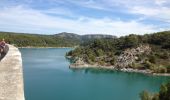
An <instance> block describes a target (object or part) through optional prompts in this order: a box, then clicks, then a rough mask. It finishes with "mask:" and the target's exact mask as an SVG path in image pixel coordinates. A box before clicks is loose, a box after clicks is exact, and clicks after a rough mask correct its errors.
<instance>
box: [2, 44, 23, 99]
mask: <svg viewBox="0 0 170 100" xmlns="http://www.w3.org/2000/svg"><path fill="white" fill-rule="evenodd" d="M7 46H8V52H7V54H6V55H5V56H4V57H3V58H2V59H1V61H0V100H25V98H24V84H23V68H22V58H21V53H20V51H19V50H18V48H16V47H14V46H12V45H9V44H7Z"/></svg>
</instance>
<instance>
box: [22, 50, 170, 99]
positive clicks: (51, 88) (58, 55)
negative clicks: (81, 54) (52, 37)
mask: <svg viewBox="0 0 170 100" xmlns="http://www.w3.org/2000/svg"><path fill="white" fill-rule="evenodd" d="M69 50H71V49H69V48H25V49H24V48H22V49H20V51H21V54H22V59H23V70H24V85H25V98H26V100H139V93H140V92H141V91H142V90H148V91H151V92H157V91H159V87H160V85H161V84H162V83H164V82H167V81H169V80H170V77H162V76H148V75H143V74H139V73H127V72H120V71H107V70H95V69H86V70H85V69H84V70H72V69H69V61H68V60H67V59H65V57H64V55H65V53H66V52H68V51H69Z"/></svg>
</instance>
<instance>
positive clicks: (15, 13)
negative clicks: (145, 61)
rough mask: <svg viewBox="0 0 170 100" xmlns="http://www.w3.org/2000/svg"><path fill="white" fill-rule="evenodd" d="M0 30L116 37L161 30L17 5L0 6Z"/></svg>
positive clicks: (131, 22)
mask: <svg viewBox="0 0 170 100" xmlns="http://www.w3.org/2000/svg"><path fill="white" fill-rule="evenodd" d="M0 10H1V11H0V29H6V30H7V29H8V30H10V31H21V32H32V33H36V32H38V33H39V32H42V33H51V34H52V33H56V32H62V31H67V32H75V33H79V34H99V33H100V34H112V35H117V36H122V35H127V34H129V33H137V34H144V33H151V32H155V31H159V30H160V29H159V28H157V27H155V26H154V25H145V24H142V23H139V22H138V21H127V22H125V21H121V20H113V19H110V18H102V19H95V18H88V17H80V18H78V19H66V18H63V17H59V16H50V15H47V14H45V13H42V12H41V11H39V10H33V9H30V8H25V7H23V6H17V7H12V8H4V9H0Z"/></svg>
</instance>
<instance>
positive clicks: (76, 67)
mask: <svg viewBox="0 0 170 100" xmlns="http://www.w3.org/2000/svg"><path fill="white" fill-rule="evenodd" d="M69 68H71V69H84V68H96V69H107V70H115V71H116V70H118V71H122V72H130V73H141V74H145V75H154V76H170V73H153V72H152V71H151V70H149V69H146V70H139V69H133V68H121V69H117V68H116V67H115V66H102V65H90V64H83V65H82V64H81V65H75V64H70V65H69Z"/></svg>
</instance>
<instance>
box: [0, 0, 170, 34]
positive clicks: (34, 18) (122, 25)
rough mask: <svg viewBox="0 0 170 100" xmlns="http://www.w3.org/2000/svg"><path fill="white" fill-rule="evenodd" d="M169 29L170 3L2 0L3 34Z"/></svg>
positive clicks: (166, 0) (158, 0) (148, 0)
mask: <svg viewBox="0 0 170 100" xmlns="http://www.w3.org/2000/svg"><path fill="white" fill-rule="evenodd" d="M165 30H170V0H0V31H12V32H25V33H39V34H56V33H59V32H73V33H77V34H111V35H116V36H123V35H127V34H132V33H133V34H145V33H152V32H158V31H165Z"/></svg>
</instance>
